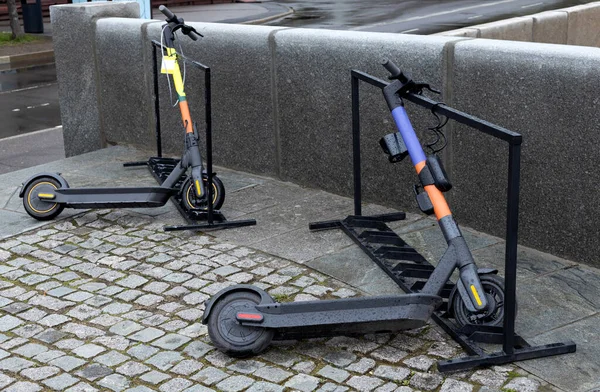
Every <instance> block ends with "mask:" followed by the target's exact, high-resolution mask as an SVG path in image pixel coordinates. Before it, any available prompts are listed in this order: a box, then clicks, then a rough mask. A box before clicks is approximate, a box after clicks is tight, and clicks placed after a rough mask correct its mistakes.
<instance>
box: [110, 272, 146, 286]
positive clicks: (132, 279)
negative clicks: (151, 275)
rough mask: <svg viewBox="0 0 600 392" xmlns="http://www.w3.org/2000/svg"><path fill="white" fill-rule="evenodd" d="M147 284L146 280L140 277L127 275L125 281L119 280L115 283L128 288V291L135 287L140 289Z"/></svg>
mask: <svg viewBox="0 0 600 392" xmlns="http://www.w3.org/2000/svg"><path fill="white" fill-rule="evenodd" d="M147 282H148V279H146V278H144V277H141V276H139V275H129V276H128V277H126V278H125V279H121V280H119V281H118V282H116V283H117V284H118V285H121V286H124V287H129V288H130V289H135V288H136V287H140V286H141V285H143V284H145V283H147Z"/></svg>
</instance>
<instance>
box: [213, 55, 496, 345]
mask: <svg viewBox="0 0 600 392" xmlns="http://www.w3.org/2000/svg"><path fill="white" fill-rule="evenodd" d="M383 65H384V67H385V68H386V69H387V70H388V71H389V72H390V74H391V76H390V79H391V80H393V82H392V83H390V84H389V85H388V86H387V87H385V88H384V90H383V94H384V97H385V99H386V101H387V104H388V106H389V109H390V111H391V113H392V116H393V118H394V120H395V123H396V127H397V129H398V132H397V133H394V134H392V135H388V137H386V138H384V139H385V140H382V146H383V147H384V150H385V151H386V152H387V153H388V154H389V155H390V157H389V158H390V159H391V160H393V161H398V160H401V159H403V158H404V157H406V156H410V158H411V160H412V162H413V165H414V166H415V169H416V171H417V174H418V176H419V182H420V188H421V189H422V191H421V192H420V193H418V194H417V201H418V204H419V207H420V208H421V209H422V210H423V211H425V212H428V213H429V212H433V213H435V215H436V218H437V221H438V224H439V226H440V229H441V231H442V233H443V235H444V238H445V240H446V242H447V244H448V248H447V250H446V252H445V253H444V255H443V256H442V258H441V260H440V261H439V263H438V265H437V266H436V267H435V269H434V270H433V272H432V273H431V275H430V276H429V278H428V280H427V281H426V282H425V284H424V286H423V288H422V289H421V291H420V292H418V293H411V294H404V295H394V296H379V297H367V298H349V299H339V300H325V301H307V302H294V303H277V302H275V301H274V300H273V298H271V296H269V294H268V293H266V292H265V291H264V290H261V289H260V288H258V287H255V286H251V285H235V286H232V287H228V288H226V289H223V290H221V291H220V292H219V293H217V294H216V295H214V296H213V297H212V298H211V299H210V300H209V301H208V302H207V303H206V308H205V311H204V315H203V318H202V322H203V323H204V324H207V326H208V334H209V337H210V339H211V341H212V342H213V344H214V345H215V347H217V348H218V349H219V350H221V351H223V352H224V353H226V354H228V355H230V356H233V357H246V356H250V355H255V354H258V353H260V352H262V351H263V350H265V349H266V348H267V346H268V345H269V343H270V342H271V340H272V339H277V340H283V339H303V338H309V337H322V336H336V335H352V334H368V333H378V332H396V331H402V330H407V329H414V328H418V327H421V326H423V325H425V324H426V323H427V321H428V320H429V319H430V317H431V315H432V314H433V312H434V311H436V310H437V309H439V308H440V307H441V306H446V305H445V304H444V305H443V299H442V296H441V292H442V290H444V288H445V287H446V284H447V283H448V282H449V279H450V277H451V275H452V273H453V272H454V270H455V269H458V271H459V279H458V281H457V283H456V285H455V286H454V287H455V288H454V291H453V294H452V295H451V298H450V301H449V303H448V305H447V306H448V307H449V308H450V307H451V308H452V313H453V314H455V315H456V316H455V318H456V322H457V323H458V324H459V325H460V326H463V325H466V324H470V323H474V324H480V325H481V324H483V325H499V324H500V323H502V318H503V317H502V316H503V301H504V294H503V290H504V285H503V282H502V280H501V278H499V277H497V276H495V275H493V274H491V273H489V272H490V271H485V272H488V273H487V274H485V273H484V271H478V269H477V266H476V265H475V261H474V260H473V256H472V255H471V252H470V250H469V248H468V246H467V244H466V242H465V239H464V237H463V235H462V234H461V231H460V229H459V227H458V225H457V224H456V222H455V220H454V218H453V217H452V214H451V212H450V208H449V207H448V204H447V203H446V199H445V197H444V195H443V192H446V191H448V190H449V189H450V188H451V184H450V182H449V181H448V178H447V175H446V172H445V171H444V168H443V166H442V164H441V161H440V160H439V159H438V158H437V156H436V155H435V154H433V155H430V156H426V155H425V152H424V151H423V148H422V147H421V143H420V142H419V140H418V138H417V136H416V134H415V131H414V130H413V127H412V125H411V123H410V120H409V117H408V114H407V113H406V110H405V109H404V103H403V100H402V98H401V97H402V94H403V93H404V92H405V91H407V90H408V89H411V88H412V87H414V85H411V83H414V82H412V80H410V78H408V77H406V76H405V75H403V74H402V72H400V70H399V68H398V67H396V66H395V65H394V64H393V63H392V62H390V61H385V62H384V63H383ZM423 86H424V87H428V86H425V85H423ZM384 144H385V146H384ZM480 274H481V277H480ZM482 282H483V283H482Z"/></svg>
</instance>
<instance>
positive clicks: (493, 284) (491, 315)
mask: <svg viewBox="0 0 600 392" xmlns="http://www.w3.org/2000/svg"><path fill="white" fill-rule="evenodd" d="M479 278H480V280H481V285H482V286H483V291H484V292H485V297H486V299H487V301H488V308H487V309H486V310H485V311H484V312H481V313H471V312H470V311H469V310H468V309H467V307H466V306H465V303H464V302H463V300H462V297H461V296H460V294H458V293H456V295H454V299H453V301H452V302H453V303H452V310H453V314H454V320H455V321H456V323H457V324H458V325H459V327H463V326H465V325H467V324H475V325H487V326H501V325H502V323H503V322H504V279H503V278H501V277H499V276H498V275H482V276H480V277H479ZM515 316H516V304H515Z"/></svg>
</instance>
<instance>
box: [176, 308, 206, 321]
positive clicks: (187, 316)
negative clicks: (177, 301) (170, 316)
mask: <svg viewBox="0 0 600 392" xmlns="http://www.w3.org/2000/svg"><path fill="white" fill-rule="evenodd" d="M203 314H204V312H203V311H202V310H200V309H185V310H181V311H179V312H177V316H179V317H181V318H182V319H184V320H188V321H196V320H198V319H201V318H202V315H203Z"/></svg>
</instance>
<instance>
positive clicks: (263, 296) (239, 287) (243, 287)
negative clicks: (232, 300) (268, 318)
mask: <svg viewBox="0 0 600 392" xmlns="http://www.w3.org/2000/svg"><path fill="white" fill-rule="evenodd" d="M234 291H253V292H255V293H256V294H258V295H260V303H261V304H267V303H274V302H275V301H274V300H273V298H272V297H271V296H270V295H269V294H268V293H267V292H266V291H264V290H262V289H260V288H258V287H256V286H252V285H249V284H236V285H235V286H231V287H227V288H224V289H223V290H221V291H219V292H218V293H217V294H215V295H213V296H212V298H210V299H209V300H208V301H207V302H206V304H205V308H204V315H203V316H202V324H206V323H208V319H209V317H210V312H211V310H212V307H213V305H214V304H215V303H217V301H219V300H220V299H221V297H223V296H225V295H227V294H229V293H231V292H234Z"/></svg>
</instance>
